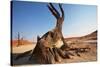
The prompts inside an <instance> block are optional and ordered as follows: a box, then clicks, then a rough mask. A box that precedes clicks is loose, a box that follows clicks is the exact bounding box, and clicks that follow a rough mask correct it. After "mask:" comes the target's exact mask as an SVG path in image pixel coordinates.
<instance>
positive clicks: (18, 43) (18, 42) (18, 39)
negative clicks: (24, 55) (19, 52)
mask: <svg viewBox="0 0 100 67" xmlns="http://www.w3.org/2000/svg"><path fill="white" fill-rule="evenodd" d="M17 36H18V38H17V47H18V46H19V45H20V33H19V32H18V35H17Z"/></svg>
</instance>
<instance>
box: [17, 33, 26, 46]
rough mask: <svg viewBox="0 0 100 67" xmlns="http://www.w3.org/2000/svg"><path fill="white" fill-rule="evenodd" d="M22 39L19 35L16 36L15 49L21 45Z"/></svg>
mask: <svg viewBox="0 0 100 67" xmlns="http://www.w3.org/2000/svg"><path fill="white" fill-rule="evenodd" d="M23 44H24V43H23V37H21V35H20V33H19V32H18V34H17V47H18V46H20V45H23Z"/></svg>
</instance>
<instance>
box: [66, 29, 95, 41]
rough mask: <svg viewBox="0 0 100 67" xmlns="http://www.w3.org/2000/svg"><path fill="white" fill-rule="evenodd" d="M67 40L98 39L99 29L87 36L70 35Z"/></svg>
mask: <svg viewBox="0 0 100 67" xmlns="http://www.w3.org/2000/svg"><path fill="white" fill-rule="evenodd" d="M65 40H66V41H70V40H97V30H96V31H94V32H92V33H90V34H88V35H85V36H82V37H70V38H65Z"/></svg>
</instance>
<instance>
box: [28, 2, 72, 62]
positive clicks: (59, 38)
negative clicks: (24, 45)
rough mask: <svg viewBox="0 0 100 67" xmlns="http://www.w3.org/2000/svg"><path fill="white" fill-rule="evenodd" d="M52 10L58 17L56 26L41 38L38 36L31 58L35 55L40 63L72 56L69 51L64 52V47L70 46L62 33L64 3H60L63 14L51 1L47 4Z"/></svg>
mask: <svg viewBox="0 0 100 67" xmlns="http://www.w3.org/2000/svg"><path fill="white" fill-rule="evenodd" d="M47 7H48V8H49V10H50V12H51V13H52V14H53V16H55V18H56V20H57V21H56V27H55V28H54V29H53V30H51V31H48V32H47V33H45V34H44V35H43V36H42V37H41V38H38V40H37V44H36V47H35V49H34V51H33V53H32V55H31V57H30V60H31V59H32V57H33V56H35V57H36V58H37V60H38V63H45V64H46V63H53V61H57V62H59V61H60V58H59V57H61V58H70V57H69V55H67V53H66V54H65V53H64V52H63V50H64V48H66V49H67V48H68V45H67V43H66V42H65V40H64V37H63V34H62V25H63V21H64V11H63V9H62V5H61V4H59V8H60V10H61V13H62V15H60V13H59V12H58V11H57V10H56V9H55V8H54V6H53V5H52V4H51V3H49V4H48V5H47Z"/></svg>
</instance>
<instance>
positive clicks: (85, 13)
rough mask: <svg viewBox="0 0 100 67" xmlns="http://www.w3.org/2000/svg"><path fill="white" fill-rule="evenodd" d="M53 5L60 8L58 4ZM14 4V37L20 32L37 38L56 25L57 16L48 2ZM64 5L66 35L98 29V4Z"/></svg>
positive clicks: (16, 2) (26, 37)
mask: <svg viewBox="0 0 100 67" xmlns="http://www.w3.org/2000/svg"><path fill="white" fill-rule="evenodd" d="M53 5H54V6H55V7H56V8H57V10H59V7H58V4H53ZM12 6H13V9H12V33H13V39H16V38H17V33H18V32H20V34H21V36H23V37H24V38H25V39H29V40H32V39H34V40H36V37H37V35H40V36H42V35H43V34H44V33H46V32H47V31H48V30H52V29H53V28H54V27H55V24H56V18H55V17H54V16H53V15H52V14H51V12H50V11H49V9H48V8H47V3H39V2H24V1H13V5H12ZM62 7H63V9H64V12H65V20H64V24H63V28H62V32H63V35H64V37H66V38H67V37H75V36H84V35H86V34H89V33H91V32H93V31H95V30H97V6H95V5H76V4H63V5H62ZM59 12H60V10H59Z"/></svg>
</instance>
